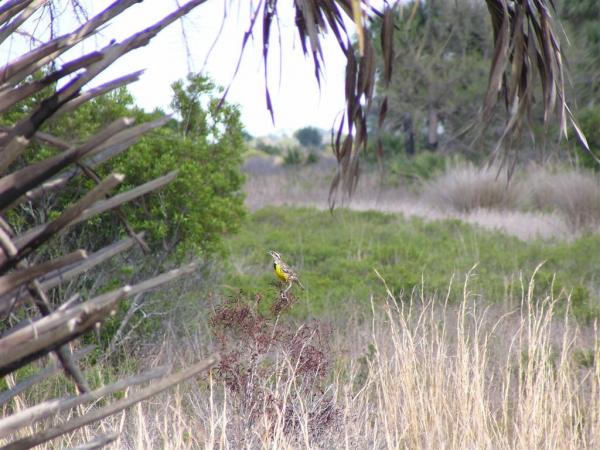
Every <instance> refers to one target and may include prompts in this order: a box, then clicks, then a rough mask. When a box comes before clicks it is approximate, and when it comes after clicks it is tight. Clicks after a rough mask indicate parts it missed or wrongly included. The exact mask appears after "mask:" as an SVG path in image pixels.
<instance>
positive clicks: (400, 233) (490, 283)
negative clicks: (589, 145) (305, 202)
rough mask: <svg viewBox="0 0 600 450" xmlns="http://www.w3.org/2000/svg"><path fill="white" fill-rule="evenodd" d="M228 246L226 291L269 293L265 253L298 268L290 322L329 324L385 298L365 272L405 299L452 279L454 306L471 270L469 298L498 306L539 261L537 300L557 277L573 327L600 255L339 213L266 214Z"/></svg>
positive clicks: (389, 217)
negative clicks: (305, 318)
mask: <svg viewBox="0 0 600 450" xmlns="http://www.w3.org/2000/svg"><path fill="white" fill-rule="evenodd" d="M317 230H318V231H317ZM228 243H229V245H230V246H231V253H232V258H233V260H234V261H235V264H233V265H228V266H227V267H226V268H225V273H226V284H227V285H228V286H235V287H236V288H242V289H243V290H245V291H246V292H264V291H265V290H268V289H269V288H270V286H271V283H272V282H273V274H272V271H271V265H270V259H269V257H268V255H267V254H266V251H267V250H270V249H274V250H276V251H278V252H280V253H281V254H282V256H283V258H284V260H285V261H286V262H287V263H289V264H290V265H292V266H293V267H294V268H295V269H297V271H298V273H299V275H300V279H301V281H302V283H303V284H304V285H305V286H306V291H304V292H297V295H298V296H299V297H301V299H300V300H301V301H299V304H298V305H296V306H295V307H294V312H296V313H298V314H311V315H312V314H318V313H322V312H325V313H331V314H333V315H335V313H336V311H339V309H340V308H341V307H343V306H342V305H344V304H345V303H347V302H357V303H358V304H362V305H364V306H365V307H367V308H368V307H369V306H368V305H369V299H370V298H371V296H374V297H375V298H376V299H378V298H382V297H384V296H385V290H384V287H383V285H382V283H381V281H380V280H379V279H378V278H377V276H376V275H375V272H374V270H373V269H377V270H378V271H379V273H380V274H381V275H382V276H383V277H384V278H385V279H386V282H387V284H388V286H389V287H390V289H391V290H393V291H394V292H395V293H400V292H404V293H405V294H409V293H410V292H411V291H412V290H413V289H417V290H418V291H421V289H423V290H424V293H425V294H426V295H428V294H436V295H438V296H445V295H446V292H447V291H448V284H449V281H450V279H451V278H452V276H453V275H454V277H455V279H454V284H453V287H452V290H451V297H450V298H451V300H460V299H461V298H462V283H463V281H464V276H465V274H466V273H467V272H468V271H469V269H471V268H472V267H473V266H474V265H475V264H477V268H476V270H475V271H474V274H475V276H474V277H473V278H472V279H471V281H470V285H469V289H470V290H471V291H473V292H474V293H476V294H477V295H480V296H481V297H482V298H483V299H485V300H486V301H492V302H504V301H506V300H507V299H506V297H507V290H508V291H512V293H513V299H514V300H515V301H519V299H520V298H521V291H520V289H521V284H520V281H519V278H520V276H521V274H523V279H524V280H526V282H527V281H528V279H529V277H530V276H531V274H532V272H533V270H534V268H535V267H536V266H537V265H538V264H539V263H540V262H542V261H544V260H545V261H546V263H545V264H544V266H543V268H542V270H540V271H539V272H538V275H537V276H536V286H537V287H536V295H538V296H540V297H545V296H546V295H548V294H549V290H550V286H551V282H552V279H553V277H554V274H555V273H556V274H557V276H556V280H555V282H554V286H553V287H554V292H553V294H556V295H558V294H559V293H560V292H561V291H562V294H561V295H562V299H563V300H562V302H563V304H565V303H564V302H565V300H566V298H567V294H569V293H571V301H572V306H571V308H572V312H574V314H575V316H576V317H577V318H578V319H582V320H586V321H587V320H589V319H590V318H592V317H600V315H599V314H598V309H597V307H596V306H594V305H597V304H598V298H597V295H596V294H593V293H594V292H596V290H597V288H598V284H597V273H596V272H597V270H596V268H597V267H598V264H600V253H598V252H591V253H590V251H589V249H590V248H598V246H600V236H598V235H589V236H585V237H582V238H580V239H578V240H575V241H573V242H557V243H545V242H543V241H533V242H523V241H521V240H519V239H517V238H514V237H511V236H506V235H504V234H502V233H497V232H491V231H483V230H480V229H477V228H474V227H471V226H468V225H466V224H464V223H462V222H460V221H457V220H453V221H450V220H447V221H435V222H430V223H425V222H423V221H421V220H417V219H412V220H406V219H404V218H403V217H402V216H398V215H393V214H382V213H378V212H373V211H369V212H355V211H348V210H343V209H337V210H334V212H333V214H331V213H329V212H326V211H318V210H315V209H307V208H266V209H262V210H259V211H257V212H256V213H254V214H253V215H251V216H250V218H249V220H248V221H247V222H246V223H245V225H244V226H243V227H242V229H241V231H240V233H239V234H237V235H235V236H232V237H231V238H230V239H229V240H228ZM509 280H510V281H509ZM422 283H423V285H422ZM507 283H509V284H510V285H509V286H507ZM565 306H566V304H565ZM561 307H562V306H561Z"/></svg>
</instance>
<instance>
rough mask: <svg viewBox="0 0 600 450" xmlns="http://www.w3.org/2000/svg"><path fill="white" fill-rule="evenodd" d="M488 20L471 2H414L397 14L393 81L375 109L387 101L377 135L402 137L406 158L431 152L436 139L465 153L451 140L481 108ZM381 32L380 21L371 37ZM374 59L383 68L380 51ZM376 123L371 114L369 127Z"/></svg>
mask: <svg viewBox="0 0 600 450" xmlns="http://www.w3.org/2000/svg"><path fill="white" fill-rule="evenodd" d="M408 14H411V15H412V18H410V19H407V18H406V15H408ZM487 20H488V19H487V12H486V11H485V7H484V5H483V4H481V3H479V2H470V1H462V2H454V1H447V0H436V1H432V2H413V3H409V4H407V5H406V8H405V9H403V10H401V11H399V12H398V17H397V20H396V23H397V26H398V30H397V31H396V33H395V34H394V48H395V53H396V57H395V58H396V59H395V62H394V71H393V75H392V78H391V81H390V83H389V86H387V87H385V86H383V85H382V83H381V82H380V84H379V86H378V90H377V94H376V99H375V103H378V104H381V103H382V102H383V100H384V98H385V97H387V99H388V110H387V116H386V120H385V122H384V129H383V130H381V131H382V132H386V130H387V132H389V133H392V134H400V135H402V136H403V141H404V148H405V151H406V153H407V154H409V155H412V154H414V153H415V151H416V150H417V149H421V148H426V149H428V150H436V149H437V148H438V147H439V145H440V139H441V145H443V146H445V145H447V144H449V143H450V142H451V141H452V144H454V145H456V146H460V147H461V148H463V149H464V148H466V147H467V145H466V143H465V142H462V141H458V140H457V139H456V138H455V136H456V135H457V134H458V132H459V131H460V130H461V129H463V128H464V127H465V125H466V124H468V123H470V122H472V121H473V120H474V118H475V117H476V116H477V111H478V110H479V108H480V105H481V92H483V91H484V90H485V84H486V82H487V69H488V63H487V61H486V59H487V58H488V57H489V54H490V53H491V42H490V40H489V38H488V37H487V35H486V21H487ZM380 26H381V22H380V21H375V22H373V25H372V32H373V33H374V34H375V35H376V34H378V33H379V30H378V28H379V27H380ZM488 26H489V25H488ZM377 55H378V56H377V60H376V61H377V64H378V66H379V67H382V65H383V58H382V51H381V47H380V46H379V47H377ZM375 120H376V117H375V114H373V115H372V120H371V123H372V125H376V122H375Z"/></svg>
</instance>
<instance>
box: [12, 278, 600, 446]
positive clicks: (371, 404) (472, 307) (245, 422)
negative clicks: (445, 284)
mask: <svg viewBox="0 0 600 450" xmlns="http://www.w3.org/2000/svg"><path fill="white" fill-rule="evenodd" d="M467 278H468V277H467ZM533 292H534V289H533V283H531V284H530V286H529V288H525V289H524V292H523V295H522V301H521V303H520V304H519V305H516V306H512V307H509V305H505V306H503V307H500V306H496V307H488V308H486V307H483V306H482V305H481V304H480V302H479V301H478V300H477V298H476V297H474V296H472V295H471V293H470V292H469V290H468V285H467V284H466V285H465V289H464V296H463V301H462V303H461V304H459V305H448V304H447V302H445V301H444V299H440V298H424V299H423V298H420V296H419V295H418V293H415V294H414V295H413V296H412V298H408V297H407V298H397V299H394V298H393V297H392V296H391V294H389V297H388V299H387V301H384V302H380V303H379V304H376V305H374V311H373V316H372V317H371V319H370V320H366V321H365V320H362V321H360V320H352V319H348V321H347V323H346V325H347V326H346V327H345V328H344V330H343V331H339V332H338V334H337V336H334V337H332V339H334V342H333V345H332V346H331V348H339V349H340V350H339V352H336V353H334V354H332V355H331V356H332V357H333V358H335V360H336V363H335V365H334V366H333V368H332V369H331V371H330V375H329V377H328V378H327V379H325V380H324V381H323V383H322V384H321V385H320V388H319V389H318V390H314V389H309V390H307V388H306V383H307V380H306V378H303V377H300V376H299V366H298V364H297V361H298V359H297V356H298V355H293V354H291V353H286V352H285V351H283V352H279V353H278V354H273V355H272V357H273V359H272V361H273V363H272V366H270V367H269V371H268V375H264V376H263V377H261V378H253V379H252V383H254V384H255V387H257V388H260V389H258V390H256V392H259V391H260V392H266V393H268V394H269V395H268V396H264V397H262V398H261V401H260V402H258V404H256V405H255V407H254V408H253V410H252V411H248V409H247V403H245V401H246V400H247V399H244V398H243V397H240V395H238V394H237V393H236V392H234V391H231V390H229V389H227V388H226V387H225V385H224V384H223V383H220V382H218V378H215V377H213V378H211V379H210V380H209V381H208V382H200V383H190V384H188V385H185V386H180V387H178V388H177V389H175V390H174V391H172V392H170V393H168V394H165V395H163V396H162V397H160V398H157V399H154V400H153V401H151V402H147V403H144V404H143V405H141V406H137V407H135V408H133V409H131V410H130V411H128V412H126V413H124V414H122V415H121V416H119V417H115V418H112V419H110V420H106V421H105V422H103V423H102V424H101V425H100V426H99V427H100V429H102V430H109V429H113V430H118V431H121V432H122V433H121V438H120V440H119V441H118V442H117V444H116V445H115V448H126V449H128V448H135V449H150V448H165V449H195V448H219V449H225V448H236V449H237V448H248V449H255V448H256V449H267V448H270V449H272V448H277V449H296V448H385V449H392V448H446V449H471V448H490V449H491V448H493V449H531V448H561V449H586V448H589V449H592V448H598V446H599V445H600V395H599V393H600V365H599V363H598V358H599V357H600V349H599V348H598V341H597V340H596V339H595V336H596V330H595V329H579V328H577V326H576V325H575V324H574V323H569V322H568V321H566V320H565V319H564V317H563V315H562V314H557V313H556V306H557V302H558V300H557V299H552V298H533ZM205 345H206V343H205V342H204V339H203V338H202V337H201V336H190V337H189V338H188V339H187V342H186V344H185V345H183V344H182V341H181V340H178V341H173V340H171V339H167V340H165V341H164V342H163V343H162V345H161V347H160V348H159V349H158V350H159V351H158V352H157V354H159V355H162V356H161V357H155V359H154V361H153V362H152V363H153V364H154V363H158V362H159V359H161V358H164V357H166V355H171V357H172V356H173V355H178V357H180V358H191V357H194V356H197V355H198V354H199V353H201V352H202V349H203V348H204V346H205ZM578 355H587V356H586V358H581V357H580V356H578ZM582 361H585V362H582ZM253 392H254V391H253ZM242 400H244V401H242ZM98 431H100V430H86V432H80V433H77V434H75V435H72V436H70V437H68V438H64V439H63V440H62V441H61V442H60V443H58V444H56V445H58V446H59V447H63V446H67V445H73V444H75V443H76V442H81V441H82V440H85V439H86V438H89V437H90V436H92V435H93V434H95V433H97V432H98ZM0 443H1V442H0ZM46 448H50V447H46Z"/></svg>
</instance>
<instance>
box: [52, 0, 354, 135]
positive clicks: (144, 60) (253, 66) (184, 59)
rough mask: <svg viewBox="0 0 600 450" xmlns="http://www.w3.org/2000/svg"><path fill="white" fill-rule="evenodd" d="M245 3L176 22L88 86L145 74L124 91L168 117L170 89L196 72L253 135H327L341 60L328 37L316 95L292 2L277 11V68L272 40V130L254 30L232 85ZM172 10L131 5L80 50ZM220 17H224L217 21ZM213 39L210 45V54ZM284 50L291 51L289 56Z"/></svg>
mask: <svg viewBox="0 0 600 450" xmlns="http://www.w3.org/2000/svg"><path fill="white" fill-rule="evenodd" d="M83 3H84V4H87V5H88V7H89V8H90V10H91V11H98V10H100V9H102V7H105V6H106V5H108V4H110V3H111V2H110V1H90V0H85V1H84V2H83ZM180 3H183V0H181V1H180ZM251 3H252V4H256V1H253V2H250V1H247V0H245V1H229V0H209V1H208V2H207V3H205V4H203V5H200V6H198V7H197V8H196V9H195V10H194V11H192V13H191V14H189V15H188V16H187V17H186V18H184V20H183V21H182V22H175V23H173V24H172V25H171V26H170V27H169V28H167V29H165V30H163V31H162V32H161V33H160V34H159V35H158V36H157V37H156V38H155V39H154V40H152V41H151V42H150V44H149V45H148V46H147V47H144V48H142V49H138V50H135V51H133V52H132V53H130V54H129V55H126V56H125V57H123V58H122V59H121V60H120V61H117V63H115V64H114V65H113V66H112V67H111V68H109V69H108V70H107V71H106V72H105V73H104V74H102V75H101V76H100V77H98V79H97V81H96V82H95V84H100V83H102V82H105V81H108V80H110V79H113V78H117V77H119V76H121V75H124V74H126V73H130V72H133V71H135V70H138V69H145V70H146V72H145V73H144V75H143V76H142V78H141V79H140V81H138V82H136V83H134V84H131V85H130V86H129V89H130V91H131V92H132V94H133V95H134V97H135V98H136V102H137V103H138V104H139V105H140V106H142V107H144V108H145V109H149V110H151V109H153V108H155V107H161V108H163V109H166V110H168V105H169V102H170V100H171V88H170V85H171V83H172V82H174V81H176V80H178V79H182V78H185V76H186V75H187V73H189V72H190V71H192V72H200V71H202V72H203V73H205V74H208V75H209V76H210V77H211V78H213V79H214V80H215V81H216V83H217V84H219V85H221V86H227V85H229V84H230V83H232V84H231V88H230V91H229V94H228V97H227V98H228V100H229V101H230V102H232V103H236V104H238V105H239V107H240V110H241V113H242V122H243V123H244V125H245V127H246V130H247V131H248V132H249V133H250V134H251V135H253V136H263V135H270V134H291V133H293V131H295V130H296V129H298V128H302V127H304V126H316V127H320V128H324V129H330V128H331V127H332V125H333V122H334V120H335V119H336V117H337V115H338V114H339V113H340V111H341V110H342V109H343V107H344V92H343V89H344V70H345V63H344V57H343V54H342V52H341V51H340V50H339V47H338V46H337V42H336V41H335V39H334V38H333V36H329V37H328V38H327V39H325V41H324V43H323V50H324V55H325V68H324V77H323V79H322V81H321V88H320V89H319V86H318V84H317V81H316V79H315V77H314V67H313V62H312V58H305V57H304V55H303V54H302V49H301V46H300V41H299V38H298V36H297V33H296V30H295V27H294V17H293V11H292V7H291V4H292V2H289V1H284V2H280V3H281V5H282V8H289V9H280V11H279V13H280V19H281V21H280V28H281V35H282V38H281V39H282V47H283V49H284V51H283V52H282V53H281V54H282V55H283V61H281V60H280V52H279V45H278V43H277V36H276V35H273V36H272V42H273V44H272V45H271V48H270V56H269V59H270V65H269V86H270V92H271V99H272V102H273V106H274V110H275V123H274V124H273V122H272V121H271V117H270V114H269V112H268V110H267V108H266V102H265V84H264V83H265V81H264V75H263V62H262V45H261V41H262V34H261V29H260V28H257V29H256V31H255V33H254V39H253V40H252V39H251V40H250V41H249V42H248V44H247V46H246V50H245V52H244V56H243V59H242V64H241V66H240V70H239V71H238V73H237V75H236V76H235V78H233V75H234V72H235V65H236V63H237V59H238V56H239V54H240V50H241V47H242V38H243V34H244V32H245V31H246V29H247V28H248V24H249V17H250V12H249V6H250V4H251ZM239 5H243V6H239ZM175 8H176V0H145V1H144V2H143V3H141V4H137V5H134V6H132V7H131V8H130V9H129V10H128V11H126V12H125V13H123V14H121V16H120V17H118V18H117V19H116V20H115V21H114V23H113V24H112V25H111V26H109V27H108V28H107V29H105V30H103V31H102V33H101V35H99V36H98V37H95V38H94V39H93V40H92V42H90V43H88V44H86V45H87V46H88V47H87V48H84V49H83V50H85V51H89V50H90V48H89V47H90V46H93V45H96V46H101V45H105V44H106V43H107V42H108V40H110V39H112V38H115V39H117V40H122V39H124V38H126V37H128V36H130V35H131V34H132V33H134V32H136V31H139V30H142V29H144V28H145V27H147V26H148V25H149V24H152V23H154V22H156V21H158V20H159V19H160V18H161V17H163V16H165V15H167V14H168V13H170V12H171V11H173V10H174V9H175ZM225 12H226V15H227V17H226V19H225V21H224V22H223V17H224V13H225ZM222 24H224V25H223V29H222V30H221V33H220V34H219V29H220V27H221V25H222ZM60 31H61V32H66V31H68V30H67V29H64V30H63V29H61V30H60ZM273 37H274V38H275V39H273ZM215 39H217V40H216V44H215V46H214V48H213V49H212V52H210V55H209V49H210V48H211V46H212V45H213V43H214V42H215ZM186 42H187V45H186ZM290 48H292V49H293V50H292V51H289V49H290ZM79 51H81V50H79ZM207 56H208V59H207ZM280 62H282V63H283V64H280Z"/></svg>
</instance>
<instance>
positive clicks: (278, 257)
mask: <svg viewBox="0 0 600 450" xmlns="http://www.w3.org/2000/svg"><path fill="white" fill-rule="evenodd" d="M267 253H268V254H269V255H271V257H272V258H273V260H274V261H281V255H280V254H279V253H277V252H276V251H274V250H269V251H268V252H267Z"/></svg>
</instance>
